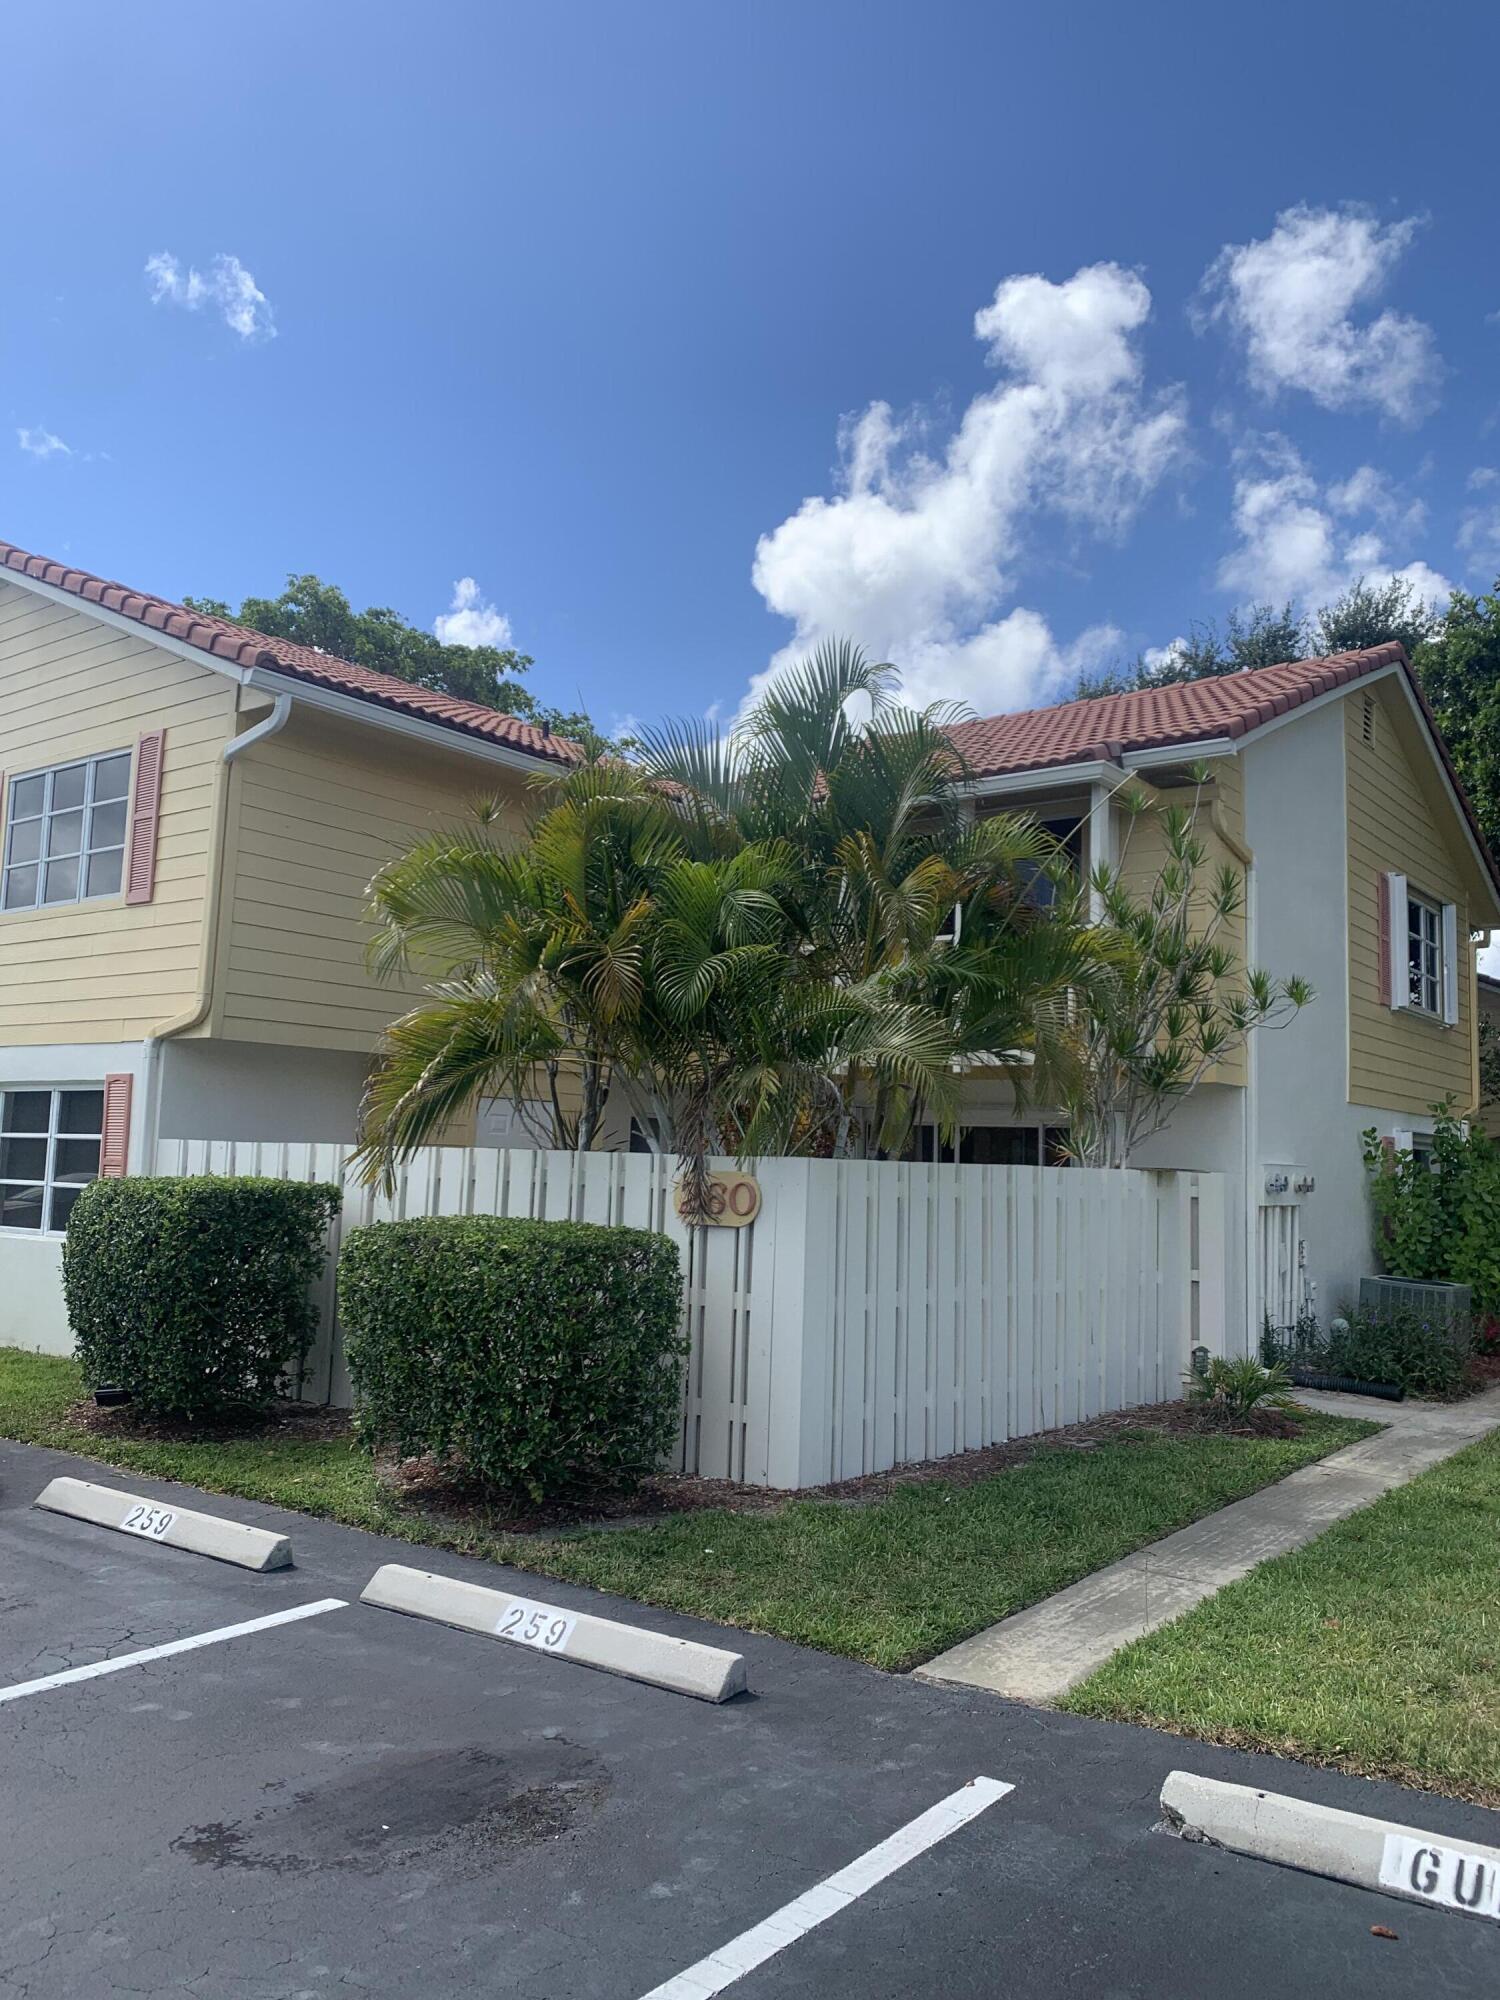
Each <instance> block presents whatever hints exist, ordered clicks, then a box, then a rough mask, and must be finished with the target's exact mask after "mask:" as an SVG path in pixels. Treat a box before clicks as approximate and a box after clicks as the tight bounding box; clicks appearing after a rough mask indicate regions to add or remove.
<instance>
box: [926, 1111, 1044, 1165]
mask: <svg viewBox="0 0 1500 2000" xmlns="http://www.w3.org/2000/svg"><path fill="white" fill-rule="evenodd" d="M1067 1144H1068V1128H1067V1126H1066V1125H1046V1124H1043V1123H1041V1122H1038V1123H1036V1124H1034V1125H1033V1124H1026V1125H965V1126H963V1127H961V1128H960V1130H959V1134H958V1145H957V1147H956V1148H955V1147H954V1146H952V1145H951V1144H945V1143H944V1141H943V1140H942V1139H941V1138H940V1137H939V1135H938V1128H937V1126H936V1125H918V1126H917V1127H916V1128H915V1129H914V1131H913V1132H912V1135H911V1138H910V1140H909V1141H908V1142H907V1146H906V1151H905V1152H904V1153H903V1154H902V1158H903V1159H907V1160H948V1161H952V1160H957V1162H958V1163H959V1165H960V1166H964V1167H1065V1166H1067V1165H1068V1164H1069V1161H1068V1153H1067Z"/></svg>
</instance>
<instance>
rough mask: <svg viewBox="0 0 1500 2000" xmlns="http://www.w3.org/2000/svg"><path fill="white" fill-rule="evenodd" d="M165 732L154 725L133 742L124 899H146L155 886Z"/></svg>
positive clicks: (145, 900)
mask: <svg viewBox="0 0 1500 2000" xmlns="http://www.w3.org/2000/svg"><path fill="white" fill-rule="evenodd" d="M166 742H167V732H166V730H165V729H153V730H151V731H150V732H149V733H148V734H147V735H145V736H143V737H142V738H141V740H140V742H139V743H137V745H136V746H135V783H134V784H133V786H132V787H131V794H130V825H129V827H128V828H127V830H126V835H125V900H126V902H127V903H149V902H150V901H151V898H152V895H153V894H154V893H155V890H156V823H157V821H158V819H159V818H160V817H161V765H162V756H163V753H164V751H165V749H166Z"/></svg>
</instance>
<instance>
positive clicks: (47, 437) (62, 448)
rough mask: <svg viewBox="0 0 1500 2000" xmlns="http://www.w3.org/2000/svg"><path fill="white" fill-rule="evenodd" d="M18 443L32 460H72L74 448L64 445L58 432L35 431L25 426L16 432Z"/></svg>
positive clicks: (36, 429)
mask: <svg viewBox="0 0 1500 2000" xmlns="http://www.w3.org/2000/svg"><path fill="white" fill-rule="evenodd" d="M16 443H17V444H18V445H19V446H20V447H21V449H22V451H24V452H26V453H28V454H29V455H30V456H31V457H32V458H71V457H72V456H73V447H72V445H70V444H64V443H63V441H62V439H61V438H60V437H59V436H58V435H57V433H56V431H49V430H44V429H42V428H41V427H40V426H38V427H37V428H35V429H31V428H29V427H28V426H27V425H25V424H23V425H22V426H21V428H20V429H19V430H18V431H17V432H16Z"/></svg>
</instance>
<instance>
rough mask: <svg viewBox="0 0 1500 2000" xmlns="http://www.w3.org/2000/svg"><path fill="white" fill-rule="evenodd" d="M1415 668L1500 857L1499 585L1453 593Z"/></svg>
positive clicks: (1417, 656) (1486, 833) (1416, 657)
mask: <svg viewBox="0 0 1500 2000" xmlns="http://www.w3.org/2000/svg"><path fill="white" fill-rule="evenodd" d="M1413 665H1414V666H1415V668H1416V672H1417V678H1418V680H1420V682H1421V684H1422V687H1423V690H1424V691H1425V693H1426V695H1427V699H1428V701H1429V702H1431V704H1432V710H1433V713H1434V715H1436V717H1437V721H1438V727H1439V728H1440V729H1441V730H1442V732H1443V741H1444V742H1445V743H1446V744H1447V746H1448V749H1449V751H1450V752H1451V754H1452V757H1453V761H1454V763H1455V764H1456V765H1457V767H1458V774H1459V776H1460V777H1461V778H1462V779H1463V784H1464V790H1465V791H1466V792H1467V793H1468V795H1469V798H1470V800H1471V802H1472V803H1473V806H1474V810H1475V812H1476V813H1477V814H1478V816H1479V824H1480V827H1481V829H1482V831H1483V833H1484V837H1485V839H1486V840H1487V841H1488V842H1489V846H1490V851H1491V852H1492V853H1500V582H1497V584H1496V586H1495V589H1494V590H1492V591H1490V592H1489V593H1488V594H1487V595H1485V596H1483V597H1471V596H1469V594H1468V593H1467V592H1466V591H1462V590H1456V591H1455V592H1454V593H1453V599H1452V602H1451V603H1450V604H1449V606H1448V613H1447V616H1446V617H1445V618H1444V619H1443V621H1442V624H1441V626H1440V628H1439V629H1438V630H1437V631H1436V632H1435V633H1434V634H1433V636H1432V637H1431V638H1430V639H1428V640H1426V641H1425V642H1424V643H1423V644H1422V645H1421V646H1419V647H1418V648H1417V651H1416V653H1415V655H1414V657H1413Z"/></svg>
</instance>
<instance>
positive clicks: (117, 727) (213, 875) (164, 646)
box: [0, 543, 575, 1346]
mask: <svg viewBox="0 0 1500 2000" xmlns="http://www.w3.org/2000/svg"><path fill="white" fill-rule="evenodd" d="M573 754H575V753H573V752H572V749H571V746H570V745H567V744H565V743H561V742H559V741H558V740H557V739H555V738H553V737H551V736H549V735H547V734H546V733H544V732H543V731H541V730H539V729H536V728H533V727H531V726H530V725H528V724H526V723H523V722H519V721H517V720H515V718H513V717H511V716H506V715H501V714H498V713H497V712H496V711H494V710H492V709H488V708H484V707H481V706H479V705H478V704H476V703H472V702H465V701H459V700H455V699H453V698H451V697H449V696H446V695H442V694H435V693H431V692H429V691H428V690H426V689H423V688H419V687H414V686H412V685H411V684H410V683H408V682H406V681H402V680H396V679H393V678H392V677H390V676H389V675H385V674H378V673H372V672H370V671H368V670H367V669H365V668H362V667H359V666H355V665H352V664H350V663H348V662H345V661H341V660H336V659H332V658H329V657H328V656H326V655H324V654H321V653H317V652H315V651H312V650H311V649H309V648H306V647H301V646H295V645H291V644H288V643H286V642H284V641H282V640H278V639H273V638H267V637H265V636H263V635H261V634H259V633H254V632H247V631H245V630H243V629H242V628H240V627H238V626H233V625H229V624H226V623H224V622H223V621H221V620H218V619H212V618H201V617H199V616H198V615H197V614H196V613H194V612H192V611H189V610H187V609H185V608H184V607H182V606H180V605H172V604H167V603H164V602H163V601H162V600H160V599H158V598H154V597H151V596H147V595H144V594H142V593H140V592H136V591H132V590H128V589H126V588H125V587H123V586H122V585H119V584H113V583H106V582H104V581H103V580H101V579H100V578H98V577H94V576H89V575H87V574H85V573H83V572H82V571H79V570H75V569H70V568H68V567H66V566H65V565H63V564H60V563H53V562H47V561H44V560H42V559H40V558H38V557H34V556H29V555H27V554H26V553H25V552H24V551H22V550H19V549H16V548H13V547H11V546H10V545H9V544H6V543H0V774H3V775H0V785H3V793H0V807H3V818H4V839H3V847H0V1265H3V1283H0V1341H3V1340H10V1339H15V1340H20V1341H22V1342H23V1343H25V1344H27V1345H33V1344H41V1345H48V1346H58V1345H65V1344H66V1341H67V1330H66V1324H65V1322H63V1321H62V1320H61V1318H60V1315H61V1302H60V1291H59V1287H58V1271H59V1255H60V1246H61V1240H62V1230H63V1228H64V1225H65V1224H66V1221H67V1215H68V1210H69V1208H70V1207H71V1205H72V1202H73V1200H74V1199H75V1197H76V1194H77V1190H78V1188H79V1187H80V1186H81V1185H82V1184H83V1183H84V1182H85V1181H87V1180H90V1179H92V1178H93V1177H94V1176H95V1175H96V1174H98V1173H104V1174H118V1173H124V1172H126V1171H132V1172H140V1171H149V1169H150V1166H151V1164H152V1161H153V1159H154V1154H155V1146H156V1141H157V1139H158V1138H170V1137H182V1138H191V1137H212V1136H221V1135H228V1134H237V1135H240V1134H242V1135H244V1136H246V1137H250V1138H263V1139H284V1140H287V1141H291V1142H295V1141H299V1140H315V1139H324V1140H327V1139H333V1140H352V1139H353V1137H354V1133H355V1127H356V1123H357V1118H358V1111H359V1103H360V1098H361V1095H362V1092H363V1088H364V1082H365V1078H366V1075H367V1073H368V1070H369V1066H370V1057H371V1053H372V1051H373V1050H374V1048H375V1046H376V1044H377V1042H378V1040H379V1037H380V1034H381V1032H382V1030H383V1029H384V1027H385V1026H386V1025H387V1023H388V1022H389V1021H390V1020H391V1019H392V1017H393V1015H394V1014H396V1013H398V1012H400V1011H401V1008H402V1005H403V1001H404V990H403V988H402V987H401V986H400V984H399V983H398V984H394V985H393V984H390V983H381V982H379V981H377V980H376V979H374V978H373V977H372V976H371V974H370V973H369V972H368V970H367V968H366V964H365V945H366V941H367V937H368V930H367V927H366V925H365V922H364V920H363V914H362V912H363V905H364V898H365V891H366V889H367V887H368V884H369V881H370V878H371V876H372V875H373V873H374V872H375V870H376V869H377V868H378V867H379V866H380V865H381V863H382V861H384V860H385V859H387V858H388V857H390V856H391V855H393V854H395V853H398V852H400V851H401V849H402V848H403V847H405V846H407V845H408V844H409V843H410V841H411V840H412V839H413V838H414V837H415V836H416V835H417V834H419V833H421V832H427V831H430V830H431V829H433V828H434V827H435V826H439V825H443V824H452V823H453V822H455V821H457V820H458V819H459V818H460V817H461V816H462V815H463V814H464V813H465V812H466V811H467V810H468V808H469V807H470V806H471V805H472V804H473V803H474V801H476V800H478V799H482V798H483V799H490V798H500V799H501V800H503V801H509V802H510V803H511V804H512V805H513V807H514V810H515V812H516V814H517V816H518V818H519V816H520V814H521V812H522V810H523V803H524V798H525V792H526V788H527V785H528V783H529V781H530V780H531V779H532V778H533V777H534V776H535V775H536V774H538V773H544V772H549V771H550V772H554V773H555V772H556V771H557V770H558V769H559V768H560V767H561V766H562V765H564V764H566V763H567V762H568V761H569V760H570V757H571V756H572V755H573Z"/></svg>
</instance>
